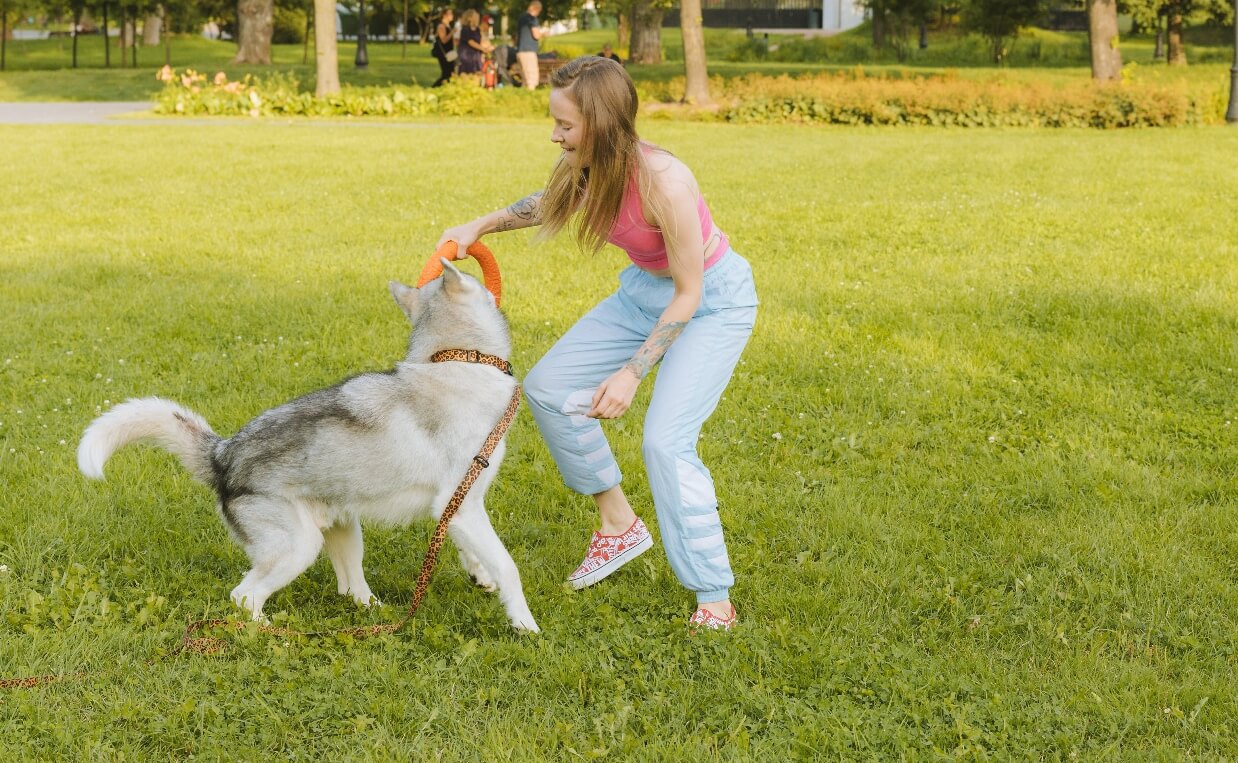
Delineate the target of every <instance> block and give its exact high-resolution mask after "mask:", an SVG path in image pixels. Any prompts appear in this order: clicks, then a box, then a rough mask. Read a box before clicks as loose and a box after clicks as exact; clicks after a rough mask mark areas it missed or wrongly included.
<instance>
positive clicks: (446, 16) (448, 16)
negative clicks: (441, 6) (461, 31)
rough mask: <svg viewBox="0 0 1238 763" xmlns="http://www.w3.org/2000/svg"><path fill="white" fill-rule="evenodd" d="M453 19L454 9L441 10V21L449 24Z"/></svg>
mask: <svg viewBox="0 0 1238 763" xmlns="http://www.w3.org/2000/svg"><path fill="white" fill-rule="evenodd" d="M455 20H456V14H455V12H454V11H443V23H444V24H450V23H451V22H453V21H455Z"/></svg>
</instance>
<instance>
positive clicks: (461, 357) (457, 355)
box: [430, 350, 513, 376]
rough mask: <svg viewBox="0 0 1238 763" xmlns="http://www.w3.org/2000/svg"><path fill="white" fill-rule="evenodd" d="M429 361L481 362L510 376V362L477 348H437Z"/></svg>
mask: <svg viewBox="0 0 1238 763" xmlns="http://www.w3.org/2000/svg"><path fill="white" fill-rule="evenodd" d="M430 362H431V363H447V362H463V363H481V364H482V365H487V366H492V367H494V368H497V369H499V370H500V371H502V372H503V373H505V374H507V375H508V376H512V375H513V374H512V364H511V363H509V362H508V361H506V360H504V359H503V358H500V357H499V356H498V355H489V354H487V353H484V352H479V351H477V350H439V351H438V352H436V353H434V354H433V355H431V356H430Z"/></svg>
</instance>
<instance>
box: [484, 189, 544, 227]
mask: <svg viewBox="0 0 1238 763" xmlns="http://www.w3.org/2000/svg"><path fill="white" fill-rule="evenodd" d="M541 201H542V191H538V192H537V193H533V194H529V195H528V196H526V197H524V198H523V199H521V200H520V201H518V202H516V203H515V204H512V205H511V206H510V207H508V208H507V214H509V215H511V217H507V218H504V219H503V220H500V221H499V224H498V225H497V226H495V227H496V229H497V230H500V231H505V230H512V229H513V228H516V227H521V228H523V227H526V226H527V225H535V224H537V223H539V222H541V216H542V214H541V213H542V209H541ZM512 218H515V219H512ZM519 220H524V221H525V225H521V226H517V225H516V223H517V221H519Z"/></svg>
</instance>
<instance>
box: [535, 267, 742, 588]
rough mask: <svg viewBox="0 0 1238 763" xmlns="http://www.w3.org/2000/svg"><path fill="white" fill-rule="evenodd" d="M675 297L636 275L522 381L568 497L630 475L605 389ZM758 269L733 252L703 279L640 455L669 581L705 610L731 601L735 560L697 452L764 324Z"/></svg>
mask: <svg viewBox="0 0 1238 763" xmlns="http://www.w3.org/2000/svg"><path fill="white" fill-rule="evenodd" d="M673 295H674V284H673V283H672V282H671V279H669V278H659V277H656V276H651V275H649V274H648V273H646V272H644V271H642V270H640V269H639V268H636V267H634V266H633V267H629V268H627V269H625V270H624V271H623V273H622V274H620V287H619V290H618V291H617V292H615V293H614V294H612V295H611V296H610V297H607V298H606V299H605V300H603V301H602V302H601V304H599V305H598V306H597V307H595V308H593V309H592V310H591V311H589V313H587V314H586V315H585V316H584V317H583V318H581V319H580V320H579V321H578V322H577V323H576V325H574V326H573V327H572V328H571V329H569V330H568V332H567V333H566V334H564V336H563V337H562V338H561V339H560V340H559V341H558V342H557V343H556V344H555V346H554V347H552V348H551V349H550V351H549V352H548V353H546V355H545V357H543V358H542V359H541V360H540V361H538V363H537V365H536V366H535V367H534V368H533V370H532V371H530V372H529V374H528V376H527V377H526V378H525V380H524V390H525V396H526V397H527V398H528V401H529V409H530V410H531V411H532V412H533V417H534V418H535V419H536V420H537V425H538V428H539V429H540V430H541V433H542V437H543V438H545V440H546V444H547V446H549V448H550V452H551V454H552V455H553V456H554V459H555V463H556V464H557V465H558V467H559V471H560V473H561V474H562V475H563V480H564V482H565V483H566V484H567V486H568V487H570V488H572V489H573V490H576V491H577V492H580V493H583V494H585V495H595V494H597V493H601V492H603V491H605V490H609V489H610V488H612V487H614V486H615V485H618V484H619V482H620V479H621V477H622V475H621V474H620V472H619V465H618V464H617V463H616V462H615V458H614V455H613V454H612V453H611V451H610V446H609V444H608V443H607V442H606V439H605V437H604V435H603V434H602V430H601V425H600V424H599V423H598V421H597V420H595V419H591V418H588V417H587V416H585V415H584V414H585V413H586V412H588V410H589V408H590V406H591V402H592V398H593V392H594V391H595V390H596V389H597V386H598V385H599V384H600V383H601V382H603V381H604V380H605V379H606V378H607V377H609V376H610V375H611V374H613V373H614V372H615V371H617V370H619V369H620V368H621V367H623V364H624V363H626V362H627V361H628V360H630V359H631V358H632V356H633V355H634V354H635V353H636V350H637V349H638V348H639V347H640V346H641V344H643V343H644V342H645V340H646V339H647V338H648V336H649V333H650V332H651V331H652V330H653V328H654V326H655V325H656V323H657V320H658V318H659V316H660V315H661V313H662V311H663V310H664V309H665V308H666V305H667V304H669V302H670V299H671V297H672V296H673ZM756 303H757V300H756V291H755V288H754V286H753V283H752V270H751V269H750V268H749V266H748V263H747V262H746V261H745V260H744V259H743V258H742V257H740V256H739V255H738V254H735V253H734V252H733V251H732V252H729V253H728V254H726V255H725V256H724V257H723V258H722V259H721V260H719V261H718V262H717V263H716V264H715V265H714V266H713V267H711V268H710V269H709V270H707V271H706V272H705V278H704V289H703V293H702V298H701V307H700V309H698V310H697V313H696V315H694V316H693V318H692V320H690V321H689V322H688V325H687V326H686V327H685V328H684V331H683V333H682V334H680V335H679V337H678V338H677V339H676V340H675V342H674V344H672V345H671V347H670V349H669V350H667V352H666V355H665V356H663V358H662V363H661V366H660V367H659V370H658V374H657V379H656V381H655V383H654V388H653V396H652V398H651V400H650V404H649V411H648V413H647V414H646V416H645V430H644V445H643V448H642V453H643V455H644V460H645V468H646V471H647V472H648V475H649V488H650V492H651V493H652V494H653V502H654V508H655V509H656V511H657V516H658V527H659V529H660V531H661V536H662V543H663V545H664V546H665V548H666V555H667V558H668V559H669V561H670V564H671V569H673V570H674V571H675V575H676V576H677V577H678V578H679V581H680V582H681V583H682V584H683V585H684V586H685V587H686V588H688V589H689V590H692V591H695V592H696V594H697V599H698V601H701V602H710V601H719V600H721V599H725V598H727V595H728V594H727V591H728V590H729V589H730V587H731V586H732V585H733V584H734V576H733V574H732V572H731V566H730V563H729V560H728V558H727V552H726V543H725V539H724V537H723V534H722V523H721V519H720V517H719V515H718V501H717V497H716V496H715V493H714V485H713V479H712V477H711V476H710V474H709V470H708V469H707V468H705V465H704V464H703V463H701V460H700V458H699V457H698V456H697V453H696V441H697V438H698V436H699V434H700V431H701V426H702V425H703V424H704V423H705V420H706V419H708V418H709V416H710V414H712V413H713V411H714V408H716V407H717V405H718V400H719V399H720V398H721V397H722V392H723V390H725V389H726V385H727V383H728V382H729V381H730V378H731V373H732V371H733V370H734V368H735V364H736V363H737V362H738V361H739V356H740V353H741V352H742V351H743V349H744V345H745V344H746V343H747V341H748V337H749V336H750V335H751V333H752V326H753V323H754V321H755V319H756Z"/></svg>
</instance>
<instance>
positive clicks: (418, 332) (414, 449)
mask: <svg viewBox="0 0 1238 763" xmlns="http://www.w3.org/2000/svg"><path fill="white" fill-rule="evenodd" d="M390 288H391V294H392V296H393V297H395V301H396V303H397V304H398V305H399V306H400V308H401V309H402V310H403V311H404V313H405V314H406V315H407V316H408V319H409V320H410V321H411V322H412V324H413V332H412V336H411V338H410V340H409V346H408V354H407V356H406V357H405V358H404V361H403V362H401V363H399V364H398V365H396V367H395V368H393V369H391V370H389V371H385V372H382V373H365V374H361V375H360V376H355V377H353V378H351V379H347V380H345V381H343V382H341V383H340V384H338V385H336V386H334V387H329V388H327V389H322V390H318V391H317V392H311V393H310V394H308V395H305V396H304V397H299V398H297V399H295V400H293V401H291V402H288V403H285V404H284V405H281V406H279V407H277V408H272V409H271V410H268V411H266V412H265V413H262V414H261V415H259V416H258V417H257V418H255V419H253V420H252V421H250V422H249V423H248V424H246V425H245V426H244V427H242V428H241V430H240V431H239V432H237V433H236V434H235V435H234V436H232V437H230V438H228V439H224V438H222V437H220V436H219V435H217V434H215V432H214V431H213V430H212V429H211V427H210V425H209V424H207V423H206V420H205V419H203V418H202V417H201V416H199V415H198V414H196V413H194V412H193V411H191V410H188V409H187V408H184V407H182V406H180V405H178V404H176V403H173V402H170V401H168V400H163V399H160V398H157V397H149V398H143V399H137V400H128V401H126V402H124V403H121V404H120V405H117V406H116V407H114V408H112V409H111V410H109V411H108V412H107V413H105V414H103V415H102V416H100V417H99V418H97V419H95V420H94V422H92V423H91V424H90V426H89V427H88V428H87V429H86V432H85V434H84V435H83V437H82V442H81V444H80V445H79V446H78V449H77V462H78V467H79V468H80V469H81V470H82V473H84V474H85V475H86V476H87V477H91V478H93V479H102V478H103V466H104V464H105V463H106V462H107V460H108V458H109V457H110V456H111V455H112V453H114V452H115V451H116V450H117V449H118V448H120V447H122V446H124V445H127V444H129V443H131V442H135V441H137V440H149V441H152V442H153V443H154V444H156V445H158V446H160V447H163V448H164V449H166V450H168V451H170V452H171V453H173V454H174V455H176V456H177V457H178V458H180V460H181V463H183V464H184V465H185V468H186V469H188V470H189V472H190V473H191V474H193V476H194V477H195V478H197V479H198V480H200V481H202V482H204V483H206V484H207V485H209V486H211V487H212V488H214V489H215V492H216V494H217V495H218V508H219V513H220V516H222V517H223V520H224V523H225V524H226V525H227V527H228V530H229V531H230V533H231V535H232V537H233V538H234V539H235V540H236V541H237V543H239V544H240V545H241V546H242V547H244V549H245V553H246V554H248V556H249V559H250V562H251V564H252V569H250V570H249V572H247V573H246V574H245V577H244V579H243V580H241V582H240V584H239V585H237V586H236V588H234V589H233V590H232V600H233V601H234V602H236V604H237V605H238V606H240V607H242V608H244V609H246V610H248V611H249V612H250V613H251V615H252V617H254V619H260V618H261V617H262V607H263V605H264V604H265V603H266V601H267V598H268V597H270V596H271V594H273V593H274V592H276V591H278V590H279V589H281V588H283V587H284V586H286V585H288V584H289V583H290V582H292V580H293V579H294V578H296V577H297V576H298V575H300V574H301V573H302V572H304V571H305V570H306V569H307V568H308V567H309V566H310V565H311V564H312V563H313V562H314V560H315V559H317V558H318V553H319V551H320V550H321V549H322V547H323V546H324V545H325V546H326V549H327V555H328V556H329V557H330V558H331V564H332V566H333V567H334V568H335V574H336V577H337V579H338V581H339V592H340V593H341V594H345V595H350V596H352V598H353V599H355V600H356V601H357V602H358V603H359V604H362V605H369V604H370V603H371V602H373V601H375V599H374V595H373V593H372V592H371V591H370V587H369V585H368V584H367V583H366V581H365V575H364V573H363V572H362V569H361V556H362V540H361V525H360V520H361V519H363V518H364V519H366V520H373V521H377V522H382V523H385V524H405V523H408V522H409V521H412V520H414V519H418V518H423V517H432V518H433V519H435V520H437V519H438V518H439V516H440V515H441V514H442V512H443V509H444V508H445V507H446V505H447V502H448V500H449V499H450V497H451V495H452V493H453V492H454V491H455V489H456V487H457V486H458V484H459V482H460V479H461V478H462V477H463V476H464V474H465V472H466V471H467V469H468V467H469V464H470V463H471V462H472V459H473V456H474V455H476V453H477V451H478V450H479V449H480V447H481V445H482V443H483V442H484V441H485V439H486V436H487V435H488V434H489V433H490V430H491V428H492V427H493V426H494V425H495V424H496V423H497V422H498V420H499V418H500V417H501V416H502V414H503V411H504V409H505V408H506V406H507V404H508V402H509V401H510V400H511V396H512V392H513V391H514V389H515V385H516V380H515V379H513V378H512V377H510V376H508V375H506V374H504V373H503V372H502V371H499V370H498V369H496V368H493V367H491V366H487V365H481V364H477V363H464V362H444V363H431V362H430V356H431V355H432V354H434V353H435V352H437V351H439V350H445V349H452V348H460V349H471V350H479V351H481V352H484V353H488V354H490V355H496V356H498V357H501V358H507V357H510V354H511V336H510V334H509V332H508V327H507V321H506V320H505V319H504V317H503V314H502V313H500V312H499V310H498V308H497V307H496V306H495V304H494V298H493V297H492V296H491V295H490V293H489V292H487V291H486V290H485V288H483V287H482V286H481V284H479V283H478V282H477V281H476V280H475V279H473V278H472V277H470V276H468V275H464V274H462V273H461V272H460V271H458V270H457V269H456V268H454V267H452V266H451V265H450V264H448V263H446V262H445V263H444V271H443V277H442V278H440V279H436V280H434V281H432V282H430V283H429V284H427V285H426V286H424V287H422V288H421V289H414V288H411V287H408V286H405V285H403V284H400V283H396V282H394V281H393V282H392V283H391V285H390ZM505 450H506V445H505V443H500V444H499V446H498V447H497V448H496V449H495V451H494V455H492V456H491V457H490V467H489V468H488V469H484V470H483V471H482V473H481V475H480V477H478V480H477V482H476V484H474V485H473V487H472V489H471V490H470V491H469V493H468V496H467V497H466V498H465V500H464V502H463V504H462V505H461V506H460V510H459V513H457V514H456V516H455V518H454V519H453V520H452V522H451V524H450V525H449V526H448V532H449V535H450V537H451V539H452V541H453V542H454V543H455V544H456V547H457V549H458V550H459V554H460V557H461V559H462V561H463V562H464V565H465V567H466V569H467V571H468V572H469V574H470V575H471V576H472V577H473V579H474V580H475V581H476V582H477V584H478V585H480V586H481V587H483V588H485V589H486V590H489V591H495V590H497V591H498V594H499V599H500V600H501V601H502V602H503V606H504V608H505V609H506V611H507V617H508V619H510V620H511V624H512V626H513V627H515V628H517V629H518V630H524V631H534V632H535V631H537V630H538V628H537V624H536V623H535V622H534V620H533V615H532V613H530V612H529V606H528V603H527V602H526V601H525V597H524V592H523V590H522V589H521V586H520V573H519V571H518V570H517V569H516V564H515V562H513V561H512V557H511V554H509V553H508V552H507V549H506V548H505V547H504V546H503V543H502V541H500V540H499V537H498V535H496V534H495V532H494V528H493V527H492V526H491V524H490V518H489V516H487V514H486V507H485V503H484V498H485V495H486V490H487V488H489V486H490V482H491V481H492V480H493V479H494V477H495V475H496V474H497V473H498V470H499V465H500V464H501V463H502V460H503V454H504V452H505Z"/></svg>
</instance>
